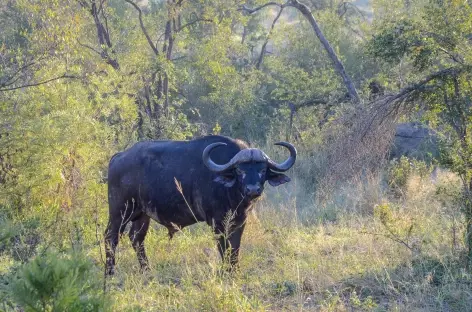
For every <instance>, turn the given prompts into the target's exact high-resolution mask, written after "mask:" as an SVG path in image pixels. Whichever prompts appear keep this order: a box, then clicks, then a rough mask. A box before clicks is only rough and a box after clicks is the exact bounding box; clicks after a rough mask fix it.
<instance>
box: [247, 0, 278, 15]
mask: <svg viewBox="0 0 472 312" xmlns="http://www.w3.org/2000/svg"><path fill="white" fill-rule="evenodd" d="M270 5H275V6H278V7H279V8H282V6H285V5H287V3H285V4H283V5H282V4H280V3H277V2H267V3H266V4H263V5H261V6H258V7H256V8H253V9H251V8H248V7H247V6H246V5H244V4H243V5H242V6H240V8H239V10H240V11H245V12H247V13H249V14H252V13H254V12H257V11H259V10H261V9H263V8H265V7H268V6H270Z"/></svg>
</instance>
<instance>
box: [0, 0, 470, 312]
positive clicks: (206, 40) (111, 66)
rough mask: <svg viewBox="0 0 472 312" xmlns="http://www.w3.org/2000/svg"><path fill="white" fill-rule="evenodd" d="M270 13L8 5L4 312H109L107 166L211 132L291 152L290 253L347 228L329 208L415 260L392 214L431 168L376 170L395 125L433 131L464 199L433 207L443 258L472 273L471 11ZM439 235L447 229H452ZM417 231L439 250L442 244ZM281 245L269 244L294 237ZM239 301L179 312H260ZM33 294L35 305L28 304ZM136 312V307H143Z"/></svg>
mask: <svg viewBox="0 0 472 312" xmlns="http://www.w3.org/2000/svg"><path fill="white" fill-rule="evenodd" d="M266 3H268V1H261V0H251V1H240V0H216V1H207V0H200V1H187V0H167V1H162V0H148V1H144V0H141V1H137V0H135V1H131V0H61V1H59V0H6V1H2V2H1V3H0V29H1V30H2V31H1V32H0V263H1V264H2V265H0V286H1V287H0V299H2V298H5V300H4V301H5V302H6V303H5V306H4V307H2V306H0V309H2V308H4V309H17V308H18V307H21V308H22V309H25V310H28V309H30V310H31V311H66V310H67V311H84V310H91V311H95V310H106V309H108V308H109V307H110V303H109V302H108V301H107V298H106V295H105V294H102V293H101V292H100V291H99V289H101V288H100V287H101V285H99V283H96V282H97V280H94V281H89V280H88V279H90V278H91V276H92V275H93V274H96V272H97V271H96V270H97V267H100V266H101V265H102V263H101V261H102V258H101V254H102V249H101V246H102V245H101V244H102V238H103V237H102V235H103V230H104V228H105V226H106V222H107V219H106V214H107V208H106V207H107V199H106V175H107V165H108V160H109V159H110V157H111V156H112V155H113V154H114V153H115V152H117V151H120V150H123V149H125V148H127V147H129V146H131V145H132V144H133V143H135V142H136V141H139V140H147V139H176V140H186V139H191V138H194V137H198V136H201V135H206V134H211V133H218V134H224V135H229V136H232V137H238V138H242V139H244V140H247V141H249V142H250V143H251V144H254V145H258V146H260V147H266V150H267V151H268V153H272V154H274V157H275V156H278V155H277V150H276V149H274V148H271V147H269V146H270V145H271V144H272V142H274V141H280V140H289V141H292V142H294V143H295V144H296V145H297V147H298V149H299V154H300V157H299V161H298V163H297V165H296V168H295V170H294V172H293V173H292V175H293V177H294V181H293V183H292V184H291V185H290V186H288V187H287V188H285V189H283V191H279V192H277V193H276V194H270V195H269V196H268V197H270V199H268V201H270V202H271V203H272V205H274V206H277V207H279V209H281V210H282V211H284V208H283V207H285V206H286V207H296V209H297V214H296V216H297V218H300V219H299V220H298V219H297V221H296V222H295V224H296V227H295V228H291V229H290V231H292V232H291V233H292V234H293V235H295V237H297V239H300V240H305V239H307V237H308V236H310V235H311V234H310V233H311V232H310V231H311V230H310V229H308V230H306V231H305V232H303V233H302V234H300V233H298V223H297V222H301V223H302V224H304V226H313V224H318V222H319V221H322V223H323V222H331V221H336V220H337V213H338V212H336V211H337V208H336V207H339V206H342V207H344V208H346V209H345V210H346V211H344V212H343V213H352V212H353V211H355V212H356V213H360V214H362V215H363V216H365V217H366V218H374V219H375V218H376V219H375V220H377V221H375V222H378V223H377V224H378V225H379V226H380V227H382V226H383V229H384V230H385V231H387V234H386V235H384V236H382V237H384V238H385V239H387V240H388V239H392V240H393V241H396V242H403V245H406V246H407V248H408V249H409V250H410V251H411V253H412V256H413V255H417V254H418V253H419V252H420V250H419V249H418V248H417V245H416V244H417V242H416V241H415V242H414V243H412V242H410V241H409V239H410V238H411V237H413V236H414V231H413V230H412V229H414V226H413V225H412V224H416V223H415V222H413V221H412V222H410V221H405V222H403V223H402V225H398V226H396V225H395V224H396V223H395V222H397V223H398V222H400V223H401V222H402V220H403V219H401V217H400V216H399V215H400V212H399V211H396V210H395V209H396V208H395V207H396V206H395V205H396V204H385V203H383V201H384V199H385V198H388V199H389V200H390V199H391V200H392V201H394V202H395V203H397V202H399V203H401V202H402V201H405V202H407V203H408V205H409V204H411V203H413V204H411V205H413V206H414V202H412V199H411V198H410V197H408V198H407V195H406V194H407V193H408V191H407V190H410V188H411V185H410V183H411V178H412V176H415V174H416V171H415V170H414V169H413V167H416V168H422V169H421V170H420V171H421V172H422V174H420V176H421V179H425V176H427V175H428V174H429V173H430V172H431V170H432V169H431V167H430V166H429V165H425V164H422V163H421V162H416V161H413V162H409V161H408V160H407V159H406V158H405V159H404V158H402V159H401V160H400V161H399V162H398V163H395V162H393V163H390V165H388V166H385V167H382V166H383V165H386V164H387V162H385V160H386V154H387V152H388V150H387V148H388V146H389V144H390V139H391V134H392V131H393V130H392V129H393V128H392V125H393V124H394V122H396V121H398V120H399V119H403V120H415V121H422V122H424V123H426V124H428V125H429V126H430V127H432V128H434V129H435V133H436V134H437V135H438V137H439V140H440V149H441V157H440V159H437V160H435V163H434V164H435V165H441V166H442V167H444V168H448V169H449V170H451V172H453V173H455V174H457V176H458V177H459V178H460V182H458V180H454V181H455V182H454V183H451V185H454V187H456V186H457V185H460V187H459V186H457V187H456V188H454V187H452V186H451V185H449V186H448V187H449V188H447V187H446V188H444V187H442V186H441V187H438V190H437V194H436V195H437V196H439V197H440V199H438V200H437V201H436V202H434V205H436V204H437V203H441V204H438V205H439V206H441V205H442V206H441V207H447V209H448V210H447V211H449V212H451V211H452V212H451V213H450V214H447V215H448V216H453V219H452V220H453V222H454V224H453V231H454V253H453V255H449V254H448V256H447V257H448V258H447V259H450V258H454V260H451V261H452V262H451V263H454V264H451V265H456V262H457V263H459V264H458V265H457V266H458V267H464V264H466V263H469V269H470V265H471V264H472V137H471V131H470V130H471V125H472V123H471V117H472V111H471V102H470V101H471V95H472V86H471V84H470V78H471V69H472V49H471V47H472V45H471V40H472V39H471V38H472V37H471V36H472V8H471V6H470V4H469V2H468V1H458V0H414V1H413V0H410V1H404V0H372V1H340V0H331V1H327V0H310V1H298V0H288V1H280V2H273V3H272V4H271V5H267V6H266V5H264V4H266ZM274 3H275V4H274ZM350 83H351V84H350ZM353 88H354V90H353ZM353 91H354V92H353ZM353 94H354V95H355V96H353ZM356 97H358V98H356ZM375 118H377V119H375ZM366 133H368V134H366ZM411 166H413V167H411ZM379 169H380V170H379ZM383 169H385V170H383ZM423 169H424V170H423ZM425 172H426V173H425ZM384 173H385V175H386V176H387V177H386V178H385V177H383V179H384V180H383V181H384V182H381V181H380V179H381V178H380V177H382V174H384ZM376 179H379V181H378V184H379V185H383V186H382V188H381V190H379V191H378V192H382V194H383V195H382V196H374V198H368V199H366V198H367V197H368V196H367V195H366V193H368V192H367V191H365V188H366V187H367V186H366V185H371V183H372V181H373V180H376ZM369 183H370V184H369ZM458 183H459V184H458ZM355 185H359V187H360V188H362V189H363V191H362V192H359V196H358V198H356V199H354V198H353V197H352V196H351V195H350V194H351V192H352V190H353V189H354V188H355ZM451 187H452V188H453V190H450V188H451ZM379 188H380V186H379ZM445 190H446V191H445ZM444 192H446V193H447V196H446V195H444ZM360 193H362V194H363V195H362V196H361V195H360ZM428 194H429V193H428ZM363 196H364V197H363ZM408 196H410V195H408ZM435 200H436V199H435ZM292 201H296V203H295V204H294V203H293V202H292ZM346 202H349V203H350V204H349V205H346ZM399 205H400V204H399ZM281 207H282V208H281ZM333 207H334V208H333ZM374 207H375V208H374ZM392 207H393V208H392ZM328 208H329V209H328ZM287 209H288V208H287ZM438 211H440V208H438ZM457 212H459V213H457ZM415 213H417V212H415ZM440 214H441V213H440V212H438V216H439V215H440ZM418 215H421V216H423V215H422V213H418ZM386 216H388V218H387V217H386ZM431 218H433V217H431ZM438 218H439V217H438ZM398 219H400V221H398ZM385 220H387V221H388V222H387V221H385ZM396 220H397V221H396ZM428 220H430V221H431V220H433V219H428ZM268 222H269V224H271V222H272V221H268ZM431 222H432V221H431ZM456 222H458V223H460V224H463V225H465V228H464V229H462V228H457V227H456ZM445 224H446V225H444V226H445V227H447V226H449V225H450V223H449V219H448V221H447V222H446V223H445ZM415 226H416V225H415ZM271 231H275V230H271ZM277 231H278V230H277ZM412 231H413V232H412ZM418 231H419V233H422V235H423V234H424V235H426V234H425V233H429V234H428V235H431V241H435V240H434V239H435V238H434V237H433V236H434V235H436V234H437V233H436V234H435V233H430V232H427V231H426V230H425V229H423V228H420V229H419V230H418ZM456 231H459V232H460V231H463V234H464V237H465V242H467V244H466V245H465V246H462V247H463V248H462V250H468V253H467V256H465V257H462V256H458V255H457V254H456V253H455V248H456V241H455V237H456ZM255 232H257V230H256V231H255ZM271 233H272V234H273V236H274V237H275V238H277V237H278V235H279V236H283V235H285V234H286V233H285V234H284V233H282V234H280V233H279V232H271ZM274 233H275V234H274ZM277 233H279V234H277ZM412 233H413V234H412ZM272 234H270V235H272ZM204 235H208V233H206V234H204ZM261 235H262V234H261ZM264 235H265V234H264ZM297 235H301V236H297ZM418 235H419V234H418ZM305 236H306V237H305ZM188 240H189V239H188ZM439 240H440V239H437V240H436V241H439ZM436 241H435V242H436ZM185 242H187V240H185ZM160 243H162V242H160ZM425 244H426V243H425ZM266 247H267V246H266ZM182 248H183V247H182ZM254 248H257V247H254ZM290 248H291V247H290ZM183 249H186V248H183ZM315 249H316V248H315ZM426 249H427V248H426ZM51 250H53V251H51ZM71 250H72V251H71ZM281 250H282V251H283V250H284V249H281ZM264 252H267V251H263V252H262V253H264ZM287 253H289V252H287ZM79 254H80V256H77V257H78V258H77V259H75V258H74V257H75V256H76V255H79ZM314 256H315V257H316V255H314ZM429 256H431V255H430V254H428V257H429ZM82 257H89V258H91V259H93V260H94V261H95V262H94V263H91V262H89V261H88V260H84V259H83V258H82ZM289 258H290V257H289ZM153 259H154V258H153ZM160 260H163V259H160ZM165 261H172V260H171V259H170V260H169V259H165ZM205 261H206V260H203V262H205ZM448 261H449V260H448ZM455 261H456V262H455ZM205 263H206V262H205ZM162 265H163V266H164V267H165V266H166V265H168V264H165V262H164V264H162ZM246 265H248V264H246ZM269 265H270V264H269ZM248 266H249V267H250V266H251V265H248ZM43 267H46V268H47V269H45V270H43V269H42V268H43ZM169 267H171V268H174V270H176V271H178V270H177V269H176V268H175V267H173V266H172V265H171V264H169ZM243 267H244V263H243ZM162 270H163V269H162V268H159V272H160V273H162V272H161V271H162ZM174 273H175V272H174ZM207 273H208V272H204V273H202V272H198V273H197V275H198V274H200V275H204V276H205V277H208V274H207ZM189 274H190V273H189ZM192 274H193V273H192ZM246 274H250V273H247V272H246ZM451 274H452V273H451ZM191 277H192V275H191V274H190V275H189V276H184V277H182V281H180V282H179V283H180V284H179V283H175V285H174V284H172V285H173V286H172V287H174V288H175V289H174V288H172V289H173V290H172V291H176V292H180V291H181V292H185V291H184V290H185V289H187V290H188V289H190V290H189V291H188V292H189V293H191V292H192V291H194V289H193V288H191V287H190V286H189V285H186V284H185V283H189V281H188V280H185V279H186V278H187V279H190V278H191ZM210 277H211V278H210V279H209V282H208V283H210V284H204V285H200V286H199V287H201V289H207V288H208V289H211V288H212V287H216V286H215V285H217V284H218V283H224V281H222V280H220V279H218V278H217V275H211V274H210ZM469 278H470V276H469ZM92 279H93V278H92ZM100 280H101V277H100ZM69 281H73V282H71V283H69ZM133 282H135V281H133ZM211 283H215V284H211ZM249 284H250V283H249ZM225 285H226V284H225ZM235 285H236V284H232V285H231V286H229V288H230V291H232V292H231V294H232V296H233V297H231V296H230V297H231V298H230V299H228V298H224V297H222V298H223V299H221V298H220V297H218V296H216V297H217V298H220V299H221V300H222V301H221V302H220V301H218V302H214V304H215V305H213V306H212V304H213V303H212V302H210V303H207V302H200V301H198V300H197V299H196V303H195V305H192V304H193V303H192V304H191V303H188V305H187V306H185V304H184V303H180V304H182V305H183V306H180V307H179V306H178V305H176V306H175V309H176V310H179V309H185V308H187V309H192V308H195V307H196V306H200V307H201V306H204V305H205V304H208V305H209V306H208V307H207V308H208V310H212V309H213V310H222V309H224V308H222V306H221V305H218V304H223V303H224V304H223V307H227V306H226V304H229V305H231V304H235V305H234V306H233V308H228V309H229V310H238V309H239V310H241V309H243V310H244V309H247V310H251V309H254V310H257V309H259V308H260V309H264V308H265V307H266V306H265V303H266V302H267V298H265V299H263V298H262V297H260V300H262V301H264V304H261V302H260V301H259V299H258V298H259V297H257V295H254V294H253V293H252V292H251V290H247V291H244V295H241V293H240V292H241V291H240V290H238V289H237V286H235ZM114 286H115V287H118V288H119V287H121V286H120V285H118V286H117V285H114ZM161 286H162V285H161ZM161 286H159V287H161ZM220 286H221V285H220ZM292 286H293V285H292V284H291V283H286V282H284V281H281V282H280V283H279V284H274V285H272V286H270V287H271V288H270V289H273V291H270V292H269V293H270V294H265V295H266V296H269V297H270V296H272V297H273V298H282V297H284V298H285V297H287V296H292V295H294V294H295V293H296V292H297V291H298V292H299V293H303V291H301V290H300V289H298V290H295V289H296V288H297V287H299V288H300V285H298V286H297V287H295V286H293V287H292ZM112 287H113V286H112ZM179 287H180V288H179ZM206 287H207V288H206ZM248 287H249V286H248ZM251 287H256V286H255V285H252V284H251ZM303 287H304V286H303ZM307 287H308V286H307ZM310 287H311V286H310ZM392 287H393V286H392ZM216 288H218V287H216ZM176 289H177V290H176ZM161 290H162V289H161ZM167 291H169V298H170V297H172V294H171V292H172V291H171V290H169V289H167ZM219 291H221V289H220V290H219ZM304 291H305V290H304ZM26 292H30V293H32V294H34V295H32V296H29V297H26V296H25V295H24V293H26ZM272 292H273V293H275V295H274V294H273V293H272ZM272 297H271V298H272ZM361 297H362V296H361ZM330 298H331V297H330ZM350 298H351V299H352V302H351V305H352V306H355V307H358V308H361V309H371V308H373V307H374V306H375V304H374V303H373V302H372V298H371V297H370V296H368V297H366V296H364V297H362V298H360V299H359V297H357V295H356V292H355V290H354V293H351V297H350ZM356 298H357V299H356ZM325 299H326V298H325ZM351 299H349V300H351ZM28 300H29V301H28ZM169 300H170V299H169ZM218 300H219V299H218ZM326 300H327V302H328V301H329V300H331V299H329V298H328V299H326ZM197 301H198V302H197ZM222 302H223V303H222ZM229 302H232V303H231V304H230V303H229ZM235 302H238V304H239V303H240V305H239V306H238V305H236V303H235ZM356 304H357V306H356ZM129 306H131V305H129ZM136 306H139V307H141V308H143V306H141V305H140V304H139V302H138V303H137V305H136ZM157 306H159V307H162V306H163V305H159V304H157ZM327 306H329V302H328V303H327ZM166 307H167V308H169V305H166ZM255 307H257V309H256V308H255ZM275 309H276V308H275ZM328 309H329V308H328ZM426 309H427V308H426ZM112 310H114V309H112Z"/></svg>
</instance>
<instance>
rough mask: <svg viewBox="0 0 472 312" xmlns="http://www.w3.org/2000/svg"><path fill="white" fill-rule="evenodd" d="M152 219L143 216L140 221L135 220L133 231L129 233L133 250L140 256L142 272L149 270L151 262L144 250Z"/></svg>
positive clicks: (132, 226)
mask: <svg viewBox="0 0 472 312" xmlns="http://www.w3.org/2000/svg"><path fill="white" fill-rule="evenodd" d="M149 221H150V218H149V217H148V216H147V215H145V214H143V215H141V216H140V217H139V218H138V219H136V220H133V223H132V225H131V229H130V231H129V239H130V240H131V243H132V244H133V248H134V250H135V251H136V255H137V256H138V261H139V265H140V266H141V271H145V270H147V269H148V268H149V262H148V259H147V256H146V251H145V250H144V239H145V238H146V234H147V231H148V229H149Z"/></svg>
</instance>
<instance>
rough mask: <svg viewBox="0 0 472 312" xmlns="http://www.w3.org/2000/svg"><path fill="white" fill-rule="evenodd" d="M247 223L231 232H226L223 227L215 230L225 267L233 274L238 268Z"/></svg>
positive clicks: (235, 227)
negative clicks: (242, 238) (240, 248)
mask: <svg viewBox="0 0 472 312" xmlns="http://www.w3.org/2000/svg"><path fill="white" fill-rule="evenodd" d="M244 226H245V223H244V222H243V223H242V224H240V225H237V226H234V227H233V228H232V229H231V230H230V231H224V229H223V227H222V226H217V227H216V228H215V234H217V235H218V236H219V237H218V251H219V252H220V255H221V259H222V260H223V263H224V266H225V267H226V268H227V269H228V271H230V272H232V271H234V270H235V269H237V267H238V260H239V247H240V245H241V237H242V236H243V232H244Z"/></svg>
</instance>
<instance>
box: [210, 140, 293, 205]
mask: <svg viewBox="0 0 472 312" xmlns="http://www.w3.org/2000/svg"><path fill="white" fill-rule="evenodd" d="M223 145H226V144H225V143H221V142H218V143H213V144H210V145H208V146H207V147H206V148H205V150H204V151H203V155H202V157H203V162H204V163H205V165H206V166H207V167H208V169H210V170H211V171H213V172H215V173H217V174H218V175H217V177H216V178H215V179H214V181H215V182H218V183H221V184H223V185H224V186H226V187H232V186H233V185H234V184H235V183H236V182H237V183H238V187H239V190H240V192H241V193H242V194H243V195H244V196H246V197H248V198H255V197H258V196H260V195H261V194H262V191H263V190H264V183H265V181H268V182H269V184H270V185H272V186H277V185H280V184H284V183H287V182H289V181H290V178H289V177H287V176H286V175H285V174H283V173H281V172H284V171H287V170H288V169H290V168H291V167H292V166H293V164H294V163H295V159H296V158H297V150H296V149H295V147H294V146H293V145H292V144H290V143H286V142H279V143H276V144H275V145H280V146H283V147H285V148H287V149H288V150H289V151H290V156H289V158H288V159H287V160H285V161H284V162H282V163H280V164H278V163H276V162H274V161H273V160H272V159H270V158H269V156H267V155H266V154H265V153H264V152H263V151H261V150H260V149H257V148H247V149H243V150H241V151H240V152H239V153H237V154H236V155H234V157H233V158H232V159H231V160H230V161H229V162H228V163H226V164H224V165H218V164H216V163H215V162H214V161H213V160H211V158H210V152H211V151H212V150H213V149H214V148H215V147H218V146H223Z"/></svg>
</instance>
